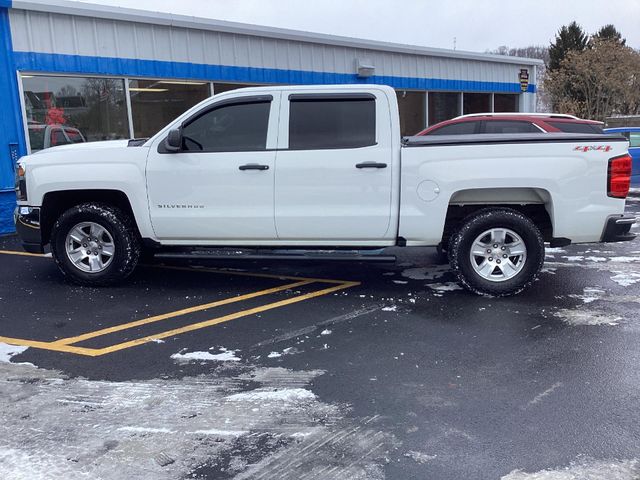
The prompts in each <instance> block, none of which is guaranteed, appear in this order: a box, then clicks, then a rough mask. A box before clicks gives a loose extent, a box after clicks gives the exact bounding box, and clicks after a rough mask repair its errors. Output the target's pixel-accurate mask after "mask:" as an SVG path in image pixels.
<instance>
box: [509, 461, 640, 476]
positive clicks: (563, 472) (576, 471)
mask: <svg viewBox="0 0 640 480" xmlns="http://www.w3.org/2000/svg"><path fill="white" fill-rule="evenodd" d="M638 475H640V462H638V460H636V459H634V460H615V461H602V460H592V461H589V462H585V463H581V464H576V463H571V464H570V465H569V466H568V467H562V468H559V469H556V470H541V471H539V472H535V473H527V472H523V471H522V470H513V471H512V472H511V473H509V474H508V475H505V476H503V477H502V478H501V480H590V479H593V480H596V479H609V480H635V479H637V478H638Z"/></svg>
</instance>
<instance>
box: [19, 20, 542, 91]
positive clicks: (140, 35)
mask: <svg viewBox="0 0 640 480" xmlns="http://www.w3.org/2000/svg"><path fill="white" fill-rule="evenodd" d="M9 12H10V21H11V31H12V37H13V47H14V50H16V51H23V52H41V53H56V54H68V55H84V56H91V57H115V58H133V59H145V60H160V61H169V62H186V63H195V64H208V65H226V66H239V67H257V68H269V69H271V68H275V69H282V70H303V71H315V72H331V73H347V74H354V73H355V70H356V59H358V58H360V59H367V60H368V61H371V62H372V63H373V65H375V67H376V72H375V74H376V76H393V77H404V78H407V77H408V78H435V79H455V80H467V81H481V82H501V83H517V82H518V73H519V71H520V68H529V69H530V70H531V69H532V65H526V64H523V65H519V64H509V63H500V62H496V61H490V60H487V61H481V60H469V59H462V58H447V57H443V56H428V55H415V54H409V53H403V52H392V51H383V50H375V49H366V48H354V47H349V46H340V45H327V44H323V43H321V42H318V43H313V42H311V41H296V40H286V39H277V38H269V37H266V36H259V35H255V36H254V35H248V34H237V33H227V32H216V31H210V30H201V29H194V28H184V27H178V26H169V25H154V24H151V23H141V22H133V21H124V20H113V19H102V18H91V17H86V16H74V15H65V14H59V13H47V12H37V11H30V10H20V9H15V8H14V9H11V10H10V11H9Z"/></svg>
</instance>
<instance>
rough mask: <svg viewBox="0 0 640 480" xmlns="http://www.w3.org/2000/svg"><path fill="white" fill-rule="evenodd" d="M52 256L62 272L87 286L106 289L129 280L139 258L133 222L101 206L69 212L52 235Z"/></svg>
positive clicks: (111, 208) (127, 217)
mask: <svg viewBox="0 0 640 480" xmlns="http://www.w3.org/2000/svg"><path fill="white" fill-rule="evenodd" d="M51 253H52V254H53V258H54V259H55V261H56V264H57V265H58V268H59V269H60V271H61V272H62V273H63V274H64V275H65V276H66V277H67V278H69V279H70V280H71V281H73V282H74V283H77V284H79V285H85V286H103V285H111V284H114V283H117V282H119V281H121V280H124V279H125V278H127V277H128V276H129V275H130V274H131V272H133V270H134V269H135V267H136V265H137V263H138V258H139V256H140V241H139V239H138V234H137V232H136V229H135V227H134V225H133V221H132V219H131V218H130V217H129V216H128V215H126V214H125V213H124V212H122V211H121V210H120V209H118V208H115V207H112V206H110V205H105V204H101V203H84V204H82V205H77V206H75V207H73V208H70V209H69V210H67V211H66V212H64V213H63V214H62V215H61V216H60V218H58V220H57V221H56V223H55V225H54V226H53V229H52V231H51Z"/></svg>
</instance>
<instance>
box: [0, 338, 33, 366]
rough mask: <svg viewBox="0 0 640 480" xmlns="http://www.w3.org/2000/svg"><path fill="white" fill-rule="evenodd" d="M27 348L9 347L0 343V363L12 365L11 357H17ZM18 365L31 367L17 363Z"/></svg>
mask: <svg viewBox="0 0 640 480" xmlns="http://www.w3.org/2000/svg"><path fill="white" fill-rule="evenodd" d="M27 348H29V347H22V346H19V345H9V344H7V343H2V342H0V362H4V363H13V362H12V361H11V357H13V356H15V355H19V354H21V353H22V352H24V351H25V350H26V349H27ZM18 365H33V364H31V363H26V362H25V363H19V364H18Z"/></svg>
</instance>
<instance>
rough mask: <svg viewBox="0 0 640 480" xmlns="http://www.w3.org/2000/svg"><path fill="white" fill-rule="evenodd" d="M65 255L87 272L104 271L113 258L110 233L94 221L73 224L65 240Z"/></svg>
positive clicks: (113, 250) (113, 248)
mask: <svg viewBox="0 0 640 480" xmlns="http://www.w3.org/2000/svg"><path fill="white" fill-rule="evenodd" d="M65 250H66V252H67V257H68V258H69V260H71V263H73V264H74V265H75V266H76V267H77V268H78V269H80V270H82V271H83V272H87V273H100V272H102V271H104V269H106V268H107V267H108V266H109V265H110V264H111V261H112V260H113V255H114V254H115V245H114V243H113V237H112V236H111V234H110V233H109V232H108V231H107V230H106V229H105V228H104V227H103V226H101V225H99V224H97V223H95V222H82V223H78V224H77V225H76V226H74V227H73V228H72V229H71V230H69V233H68V234H67V238H66V241H65Z"/></svg>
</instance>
